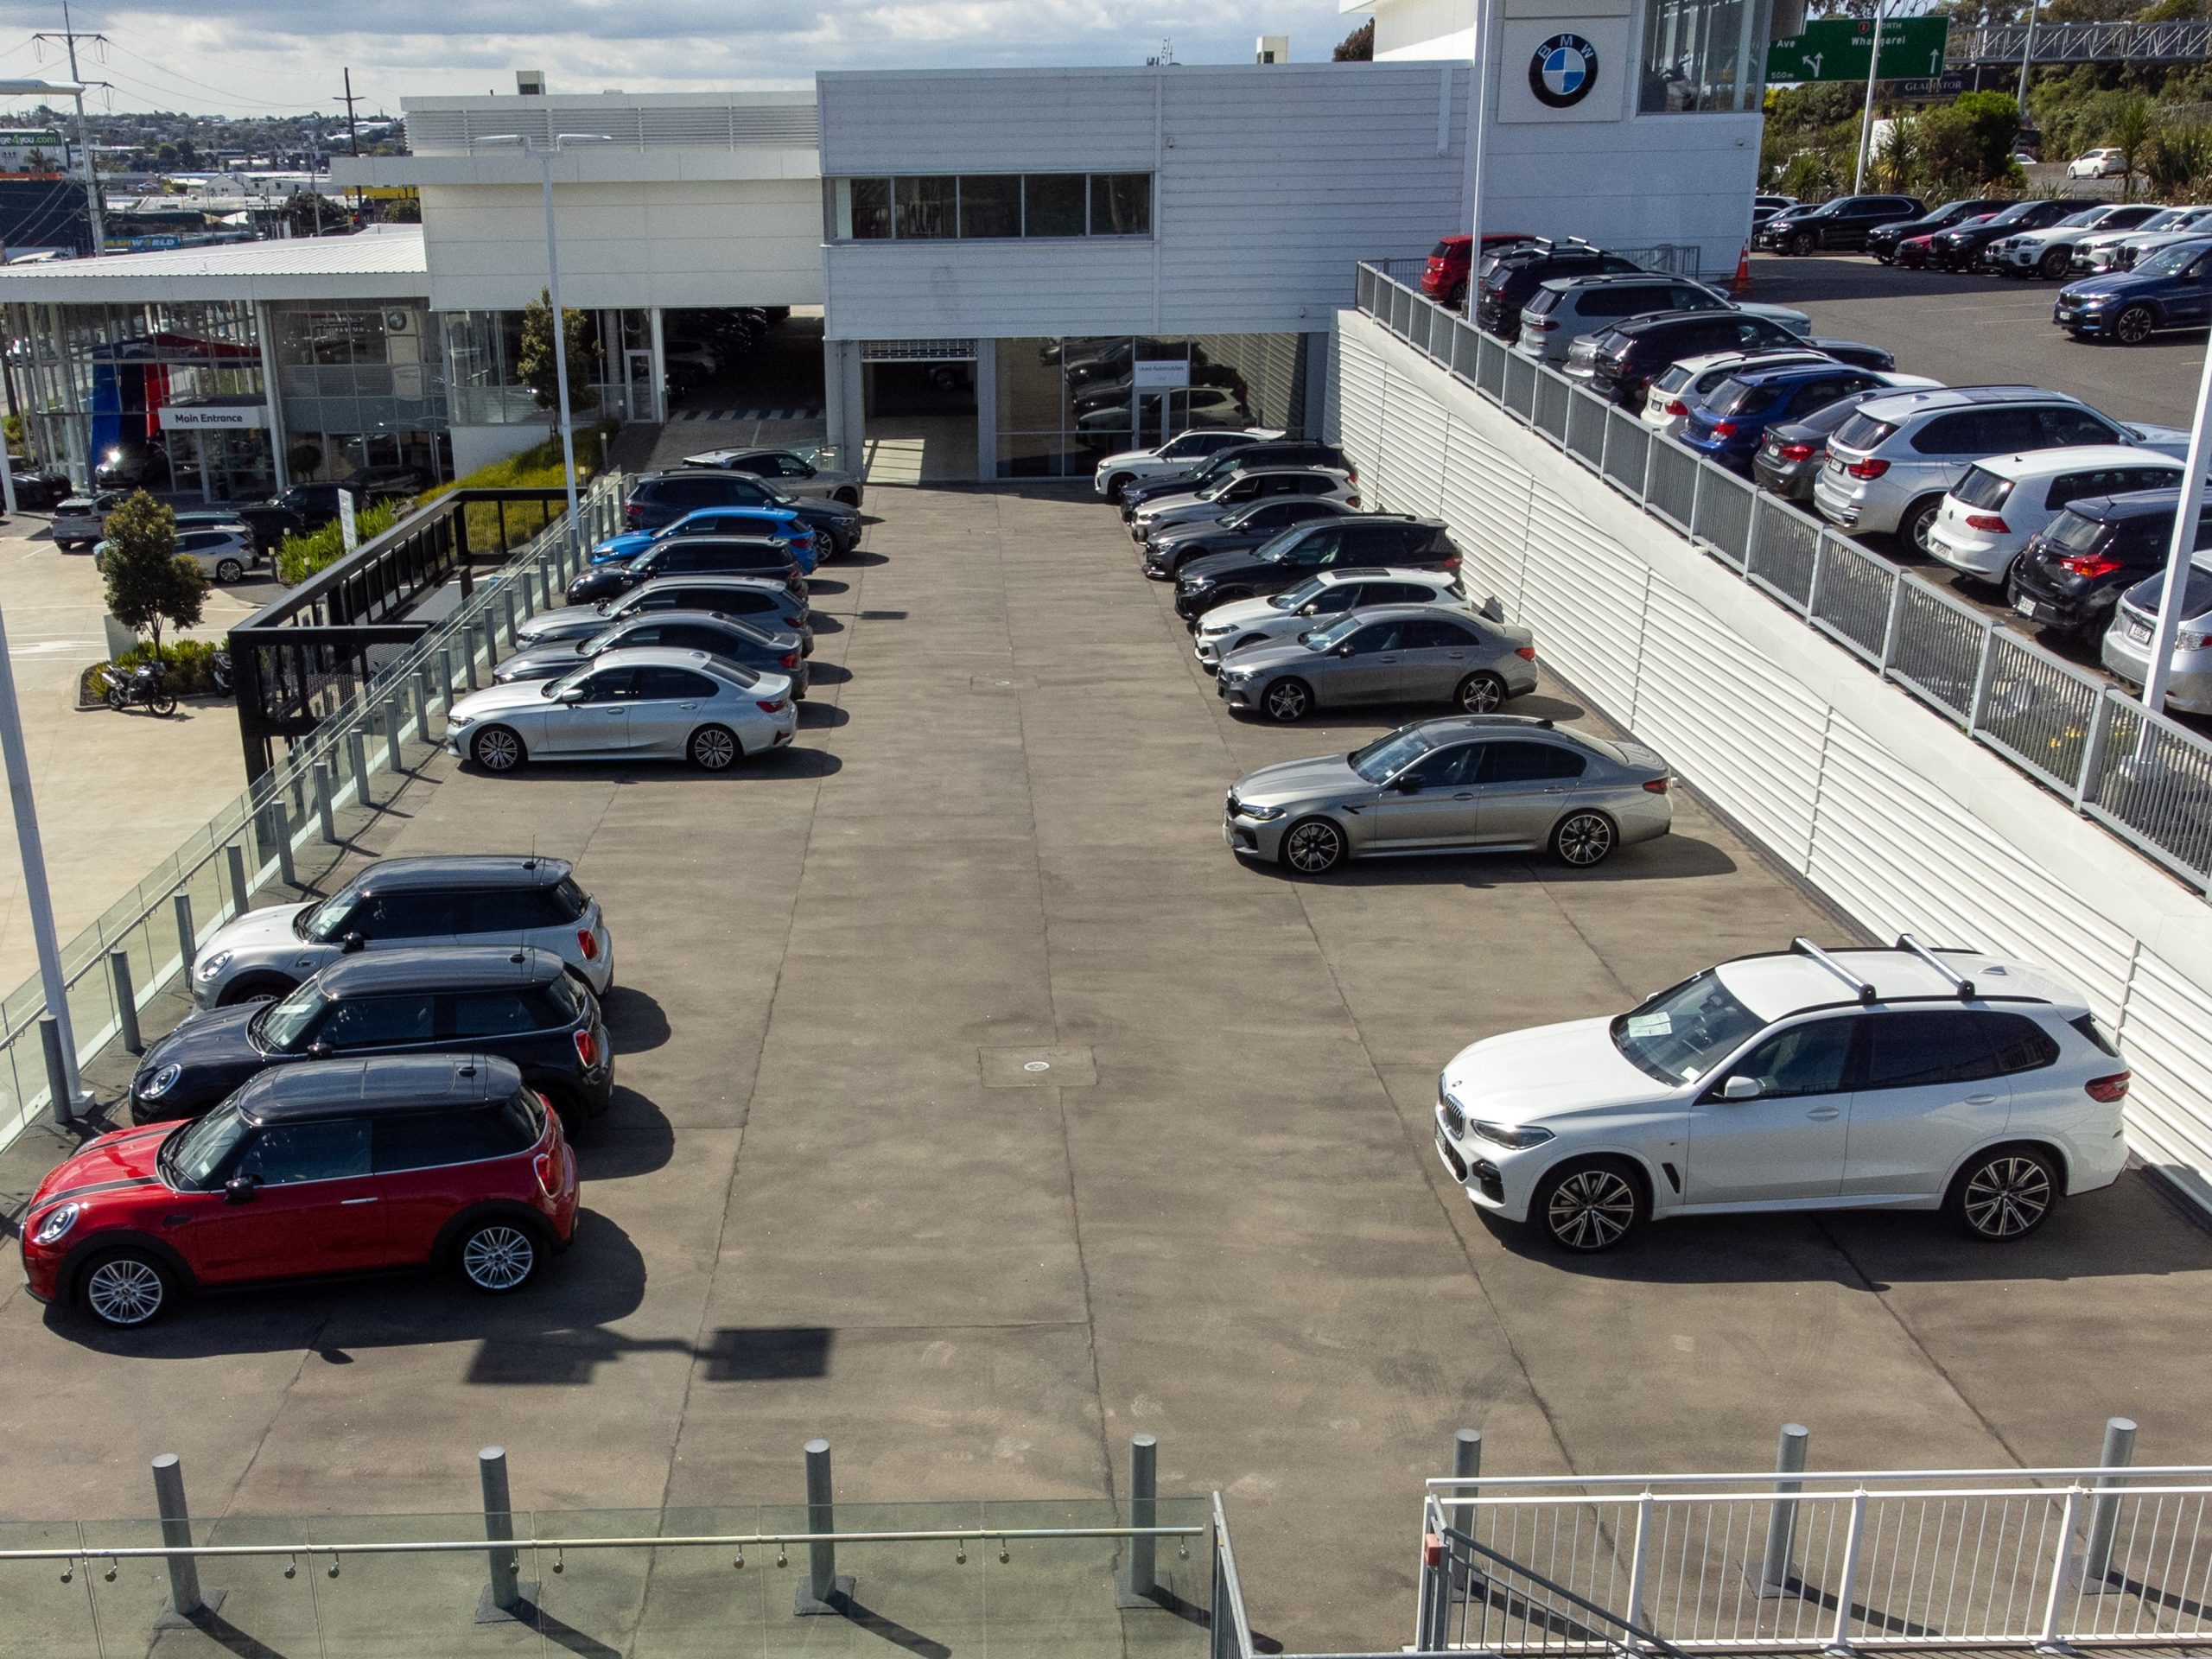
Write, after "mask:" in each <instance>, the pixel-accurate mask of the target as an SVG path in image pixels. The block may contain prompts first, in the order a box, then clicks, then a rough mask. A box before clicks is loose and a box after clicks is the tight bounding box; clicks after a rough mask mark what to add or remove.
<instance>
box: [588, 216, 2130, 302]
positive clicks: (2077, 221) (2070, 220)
mask: <svg viewBox="0 0 2212 1659" xmlns="http://www.w3.org/2000/svg"><path fill="white" fill-rule="evenodd" d="M2104 217H2105V210H2104V209H2103V208H2102V207H2091V208H2088V209H2086V210H2085V211H2083V212H2082V213H2069V214H2067V215H2066V217H2065V218H2063V219H2060V220H2059V221H2058V225H2057V226H2056V228H2058V229H2062V230H2064V229H2071V228H2073V227H2075V226H2082V225H2094V224H2096V223H2098V222H2099V221H2100V220H2101V219H2103V218H2104ZM546 315H548V316H550V315H552V313H551V312H550V311H549V312H547V313H546Z"/></svg>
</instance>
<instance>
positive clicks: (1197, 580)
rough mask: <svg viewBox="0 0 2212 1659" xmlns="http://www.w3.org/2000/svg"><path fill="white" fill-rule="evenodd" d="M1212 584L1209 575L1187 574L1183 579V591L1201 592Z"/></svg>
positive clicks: (1190, 592)
mask: <svg viewBox="0 0 2212 1659" xmlns="http://www.w3.org/2000/svg"><path fill="white" fill-rule="evenodd" d="M1212 586H1213V578H1212V577H1211V576H1189V577H1186V578H1185V580H1184V582H1183V591H1184V592H1185V593H1186V594H1203V593H1204V592H1205V590H1206V589H1207V588H1211V587H1212Z"/></svg>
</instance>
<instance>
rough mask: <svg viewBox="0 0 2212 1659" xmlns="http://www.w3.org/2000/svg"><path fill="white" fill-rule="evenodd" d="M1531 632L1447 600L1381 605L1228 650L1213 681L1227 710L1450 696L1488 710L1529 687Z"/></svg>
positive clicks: (1299, 713)
mask: <svg viewBox="0 0 2212 1659" xmlns="http://www.w3.org/2000/svg"><path fill="white" fill-rule="evenodd" d="M1534 639H1535V636H1534V635H1533V634H1531V633H1530V632H1529V630H1528V629H1526V628H1523V627H1517V626H1514V625H1513V624H1511V623H1506V622H1492V621H1490V620H1486V619H1478V618H1476V617H1474V616H1471V615H1469V614H1468V613H1465V612H1464V611H1460V610H1458V609H1456V608H1452V609H1446V608H1443V607H1437V606H1430V605H1382V606H1377V607H1375V608H1374V609H1372V610H1364V611H1354V612H1353V613H1351V615H1349V616H1346V617H1344V619H1343V620H1340V621H1337V622H1333V623H1331V624H1330V625H1329V626H1326V627H1321V628H1314V629H1312V630H1310V631H1308V632H1305V633H1301V634H1300V635H1299V636H1298V637H1297V638H1296V639H1287V640H1282V641H1280V642H1277V641H1273V640H1271V641H1269V642H1268V643H1267V644H1265V645H1247V646H1246V647H1245V648H1244V649H1243V650H1242V651H1237V652H1230V654H1229V655H1228V656H1227V657H1225V658H1223V659H1222V664H1221V673H1220V675H1219V677H1217V679H1216V680H1215V682H1214V685H1215V687H1216V689H1217V690H1219V691H1220V693H1221V698H1222V701H1223V702H1226V703H1227V704H1229V706H1230V708H1232V709H1245V710H1249V711H1251V712H1255V713H1259V714H1264V715H1267V716H1268V719H1270V720H1275V721H1285V722H1288V721H1295V720H1303V719H1305V718H1306V715H1309V714H1311V713H1312V712H1313V710H1314V709H1336V708H1342V707H1344V706H1345V705H1347V704H1351V703H1362V702H1450V703H1455V704H1457V705H1458V706H1459V708H1461V709H1465V711H1466V712H1467V713H1469V714H1471V715H1480V714H1487V713H1489V712H1490V711H1491V709H1495V708H1497V706H1498V704H1500V703H1502V702H1504V701H1505V700H1506V699H1507V698H1509V697H1517V696H1521V695H1522V694H1523V693H1524V692H1529V691H1533V690H1535V689H1536V647H1535V644H1534V643H1533V641H1534Z"/></svg>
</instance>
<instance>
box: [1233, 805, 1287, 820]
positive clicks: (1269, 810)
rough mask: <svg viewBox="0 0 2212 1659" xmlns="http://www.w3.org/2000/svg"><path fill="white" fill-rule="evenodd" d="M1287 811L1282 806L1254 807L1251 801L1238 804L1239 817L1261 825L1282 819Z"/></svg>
mask: <svg viewBox="0 0 2212 1659" xmlns="http://www.w3.org/2000/svg"><path fill="white" fill-rule="evenodd" d="M1236 810H1237V812H1238V813H1239V815H1241V816H1242V817H1248V818H1251V819H1254V820H1255V821H1256V822H1258V823H1274V821H1275V820H1276V819H1277V818H1279V817H1282V815H1283V813H1284V812H1285V811H1286V810H1287V808H1284V807H1280V806H1254V805H1253V804H1251V803H1250V802H1249V801H1239V802H1238V803H1237V804H1236Z"/></svg>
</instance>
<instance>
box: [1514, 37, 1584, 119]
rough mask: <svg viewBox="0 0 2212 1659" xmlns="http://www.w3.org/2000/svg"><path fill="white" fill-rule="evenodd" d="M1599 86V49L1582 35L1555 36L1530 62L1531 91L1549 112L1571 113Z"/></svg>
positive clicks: (1538, 49)
mask: <svg viewBox="0 0 2212 1659" xmlns="http://www.w3.org/2000/svg"><path fill="white" fill-rule="evenodd" d="M1597 84H1598V48H1596V47H1594V46H1592V45H1591V44H1590V42H1589V41H1586V40H1584V39H1583V38H1582V37H1581V36H1580V35H1553V36H1552V37H1551V39H1549V40H1548V41H1545V42H1544V43H1543V44H1542V45H1541V46H1540V47H1538V48H1536V50H1535V55H1534V56H1532V57H1531V58H1530V59H1529V91H1530V92H1534V93H1535V95H1536V102H1538V103H1539V104H1541V105H1544V107H1545V108H1547V109H1552V110H1569V109H1573V107H1574V106H1575V105H1577V104H1580V102H1581V101H1582V100H1583V99H1586V98H1587V97H1589V96H1590V89H1591V88H1592V86H1596V85H1597Z"/></svg>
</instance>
